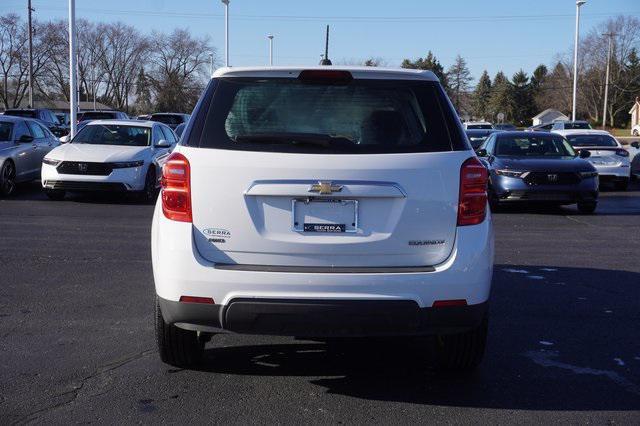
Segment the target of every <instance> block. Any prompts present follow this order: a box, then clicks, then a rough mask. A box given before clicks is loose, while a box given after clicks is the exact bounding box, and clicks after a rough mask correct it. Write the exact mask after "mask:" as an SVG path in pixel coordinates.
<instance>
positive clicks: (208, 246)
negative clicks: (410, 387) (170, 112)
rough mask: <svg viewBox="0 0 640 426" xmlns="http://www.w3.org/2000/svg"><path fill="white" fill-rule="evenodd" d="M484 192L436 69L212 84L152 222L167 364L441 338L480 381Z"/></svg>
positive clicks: (263, 75)
mask: <svg viewBox="0 0 640 426" xmlns="http://www.w3.org/2000/svg"><path fill="white" fill-rule="evenodd" d="M486 185H487V171H486V169H485V168H484V167H483V166H482V165H481V163H480V162H479V161H478V159H477V158H476V156H475V155H474V152H473V151H472V149H471V147H470V146H469V144H468V142H467V139H466V137H465V134H464V132H463V130H462V127H461V125H460V122H459V120H458V118H457V116H456V114H455V110H454V109H453V107H452V105H451V103H450V102H449V100H448V98H447V97H446V95H445V93H444V91H443V90H442V87H441V86H440V84H439V82H438V80H437V78H436V77H435V76H434V75H433V74H432V73H431V72H425V71H415V70H385V69H374V68H346V67H345V68H341V67H316V68H312V69H300V68H274V67H269V68H244V69H243V68H227V69H221V70H218V71H217V72H216V73H215V74H214V75H213V78H212V80H211V82H210V83H209V86H208V87H207V89H206V90H205V93H204V94H203V95H202V97H201V99H200V101H199V102H198V105H197V106H196V108H195V110H194V113H193V115H192V118H191V121H190V122H189V125H188V126H187V128H186V129H185V132H184V134H183V137H182V139H181V142H180V144H179V145H178V146H177V147H176V149H175V151H174V152H173V154H172V155H171V156H170V157H169V159H168V160H167V162H166V164H165V166H164V167H163V177H162V188H163V189H162V196H161V197H159V200H158V203H157V205H156V210H155V214H154V218H153V228H152V241H151V242H152V244H151V245H152V258H153V273H154V278H155V287H156V293H157V303H156V336H157V341H158V347H159V351H160V356H161V358H162V360H163V361H164V362H166V363H169V364H172V365H177V366H182V367H188V366H191V365H194V364H195V363H196V362H198V360H199V359H200V357H201V354H202V351H203V347H204V343H205V342H206V341H207V340H208V339H209V338H210V337H211V336H212V335H214V334H217V333H226V332H235V333H246V334H269V335H285V336H296V337H306V338H313V339H319V340H329V339H333V338H343V337H374V336H377V337H381V336H406V337H410V338H413V337H415V336H426V335H435V336H439V337H440V338H438V339H431V340H434V341H436V342H437V345H436V353H437V355H438V358H437V359H438V361H439V362H440V364H441V366H443V367H445V368H451V369H471V368H473V367H475V366H476V365H477V364H478V363H479V362H480V360H481V358H482V354H483V352H484V344H485V339H486V333H487V307H488V300H489V292H490V287H491V276H492V267H493V251H494V250H493V231H492V225H491V218H490V213H489V211H488V209H487V193H486ZM427 340H430V339H427Z"/></svg>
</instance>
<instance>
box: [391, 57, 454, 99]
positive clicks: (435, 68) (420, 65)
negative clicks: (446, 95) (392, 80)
mask: <svg viewBox="0 0 640 426" xmlns="http://www.w3.org/2000/svg"><path fill="white" fill-rule="evenodd" d="M401 67H402V68H409V69H416V70H428V71H432V72H433V73H434V74H435V75H436V77H438V79H439V80H440V84H442V87H444V88H445V90H447V92H448V91H449V82H448V80H447V75H446V73H445V72H444V67H443V66H442V64H441V63H440V61H438V59H437V58H436V57H435V55H434V54H433V53H432V52H431V51H429V52H428V53H427V57H426V58H424V59H423V58H418V59H416V60H415V61H412V60H410V59H405V60H404V61H402V65H401Z"/></svg>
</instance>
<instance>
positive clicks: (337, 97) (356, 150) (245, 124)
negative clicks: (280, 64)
mask: <svg viewBox="0 0 640 426" xmlns="http://www.w3.org/2000/svg"><path fill="white" fill-rule="evenodd" d="M216 80H217V87H214V85H210V87H209V88H208V89H207V90H208V91H213V90H215V92H214V93H213V94H212V96H211V100H210V102H209V103H208V104H207V103H206V102H203V103H201V105H200V108H208V111H207V114H206V116H205V117H206V118H205V119H204V120H205V123H204V126H203V130H202V134H201V137H200V138H199V143H198V146H200V147H203V148H217V149H227V150H241V151H265V152H291V153H319V154H368V153H371V154H377V153H405V152H443V151H451V150H461V149H468V147H467V144H466V141H465V140H464V138H463V137H462V136H461V132H460V131H459V129H455V120H454V118H455V115H454V114H455V113H454V111H453V109H452V108H451V107H450V104H449V103H448V102H446V97H445V96H444V93H443V92H442V88H441V87H440V85H439V84H438V83H434V82H427V81H406V80H353V81H352V82H350V83H349V84H343V85H333V84H326V85H325V84H318V83H315V84H307V83H304V82H301V81H299V80H297V79H283V78H260V79H257V78H219V79H216ZM210 95H211V93H210ZM205 97H206V96H205ZM442 100H444V101H445V102H442ZM198 112H199V111H198ZM196 113H197V112H196ZM199 116H201V115H199ZM194 136H195V135H194ZM189 145H194V144H193V139H192V138H190V140H189Z"/></svg>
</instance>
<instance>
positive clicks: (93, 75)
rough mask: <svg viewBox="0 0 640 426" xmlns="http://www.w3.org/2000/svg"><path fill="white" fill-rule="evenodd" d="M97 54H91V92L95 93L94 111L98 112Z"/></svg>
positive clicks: (93, 52)
mask: <svg viewBox="0 0 640 426" xmlns="http://www.w3.org/2000/svg"><path fill="white" fill-rule="evenodd" d="M95 55H96V52H95V51H92V52H91V92H93V110H94V111H95V110H96V58H95Z"/></svg>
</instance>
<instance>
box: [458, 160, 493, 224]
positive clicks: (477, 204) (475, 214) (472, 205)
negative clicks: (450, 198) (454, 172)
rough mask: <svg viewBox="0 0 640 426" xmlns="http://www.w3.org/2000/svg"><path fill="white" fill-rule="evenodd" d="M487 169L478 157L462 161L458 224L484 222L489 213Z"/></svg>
mask: <svg viewBox="0 0 640 426" xmlns="http://www.w3.org/2000/svg"><path fill="white" fill-rule="evenodd" d="M488 181H489V176H488V173H487V169H486V168H485V167H484V166H483V165H482V163H481V162H480V160H478V159H477V158H476V157H471V158H469V159H467V160H466V161H465V162H464V163H462V167H461V168H460V198H459V200H458V226H466V225H477V224H479V223H482V221H483V220H484V218H485V216H486V214H487V183H488Z"/></svg>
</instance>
